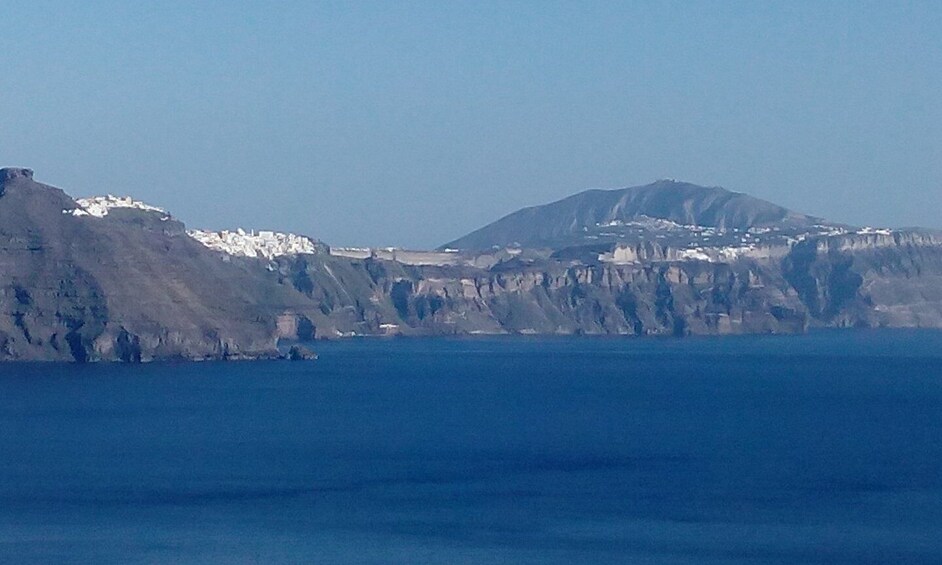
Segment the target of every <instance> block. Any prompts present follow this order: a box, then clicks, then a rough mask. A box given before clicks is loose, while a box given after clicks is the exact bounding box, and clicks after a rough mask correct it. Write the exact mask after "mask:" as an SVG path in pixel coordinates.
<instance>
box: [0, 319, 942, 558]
mask: <svg viewBox="0 0 942 565" xmlns="http://www.w3.org/2000/svg"><path fill="white" fill-rule="evenodd" d="M316 347H317V349H318V350H319V353H320V355H321V359H320V360H319V361H317V362H315V363H288V362H258V363H202V364H196V363H194V364H150V365H144V366H120V365H98V366H72V365H49V364H30V365H9V364H8V365H0V562H2V563H18V564H19V563H96V564H97V563H167V562H172V563H305V562H309V563H541V564H543V563H550V564H551V563H566V564H572V563H624V562H631V563H801V562H805V563H867V562H870V563H891V562H892V563H939V562H942V535H940V534H939V533H940V532H942V333H938V332H910V331H878V332H857V331H848V332H823V333H815V334H811V335H808V336H799V337H734V338H718V339H717V338H711V339H698V338H694V339H684V340H674V339H668V340H658V339H640V340H639V339H595V338H553V339H536V338H534V339H529V338H502V339H496V338H482V339H464V340H458V339H413V340H351V341H341V342H334V343H319V344H316Z"/></svg>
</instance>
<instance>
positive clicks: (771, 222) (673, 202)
mask: <svg viewBox="0 0 942 565" xmlns="http://www.w3.org/2000/svg"><path fill="white" fill-rule="evenodd" d="M652 220H659V221H662V222H668V223H671V224H676V225H678V226H699V227H702V228H713V229H715V230H719V231H731V230H740V231H744V230H748V229H754V228H767V227H774V228H777V229H779V230H783V231H792V230H807V229H810V228H812V227H813V226H815V225H819V224H824V223H825V222H824V220H821V219H819V218H813V217H811V216H806V215H804V214H799V213H797V212H792V211H791V210H788V209H786V208H783V207H781V206H778V205H776V204H772V203H771V202H766V201H765V200H760V199H758V198H754V197H752V196H749V195H746V194H740V193H738V192H730V191H728V190H726V189H723V188H719V187H703V186H697V185H694V184H690V183H684V182H676V181H672V180H662V181H658V182H655V183H652V184H649V185H645V186H636V187H631V188H623V189H618V190H587V191H584V192H580V193H578V194H576V195H574V196H570V197H568V198H564V199H562V200H559V201H557V202H553V203H551V204H545V205H542V206H533V207H530V208H524V209H522V210H519V211H517V212H514V213H512V214H510V215H508V216H505V217H503V218H501V219H499V220H497V221H496V222H494V223H492V224H488V225H487V226H484V227H483V228H481V229H479V230H476V231H474V232H471V233H470V234H468V235H466V236H464V237H461V238H458V239H456V240H454V241H451V242H449V243H447V244H445V245H443V246H442V247H443V248H452V249H466V250H484V249H490V248H492V247H506V246H519V247H553V248H558V247H565V246H572V245H578V244H580V243H588V242H596V241H598V240H599V239H602V240H616V239H621V237H619V236H625V237H627V236H629V235H630V233H631V230H630V229H628V230H626V229H625V228H631V227H642V228H643V227H644V224H645V223H648V224H650V223H651V221H652ZM620 232H624V233H620Z"/></svg>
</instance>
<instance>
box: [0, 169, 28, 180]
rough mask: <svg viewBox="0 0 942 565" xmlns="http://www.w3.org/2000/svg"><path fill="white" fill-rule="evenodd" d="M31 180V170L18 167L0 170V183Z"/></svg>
mask: <svg viewBox="0 0 942 565" xmlns="http://www.w3.org/2000/svg"><path fill="white" fill-rule="evenodd" d="M32 178H33V169H24V168H20V167H4V168H2V169H0V182H5V181H8V180H14V179H29V180H32Z"/></svg>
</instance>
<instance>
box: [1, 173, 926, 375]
mask: <svg viewBox="0 0 942 565" xmlns="http://www.w3.org/2000/svg"><path fill="white" fill-rule="evenodd" d="M178 182H181V183H187V182H196V181H194V180H191V179H179V181H178ZM547 209H548V210H550V212H547ZM521 214H523V216H520V215H519V214H516V215H515V214H512V215H511V216H508V218H518V219H519V218H520V217H524V218H528V219H531V220H532V219H533V218H540V219H541V220H540V221H545V222H547V226H543V227H541V225H540V224H539V222H537V223H531V222H517V221H513V222H505V223H504V224H503V227H506V228H507V229H509V228H510V227H514V226H525V225H527V224H529V228H528V229H530V230H531V233H530V235H528V236H525V237H524V236H522V235H515V236H512V237H511V236H508V237H510V238H511V239H512V240H513V241H514V243H519V242H520V241H521V240H523V241H529V242H533V243H531V244H530V245H534V247H535V248H522V249H521V248H517V247H511V248H504V247H500V248H498V249H493V248H491V249H487V250H483V251H474V250H469V251H461V252H456V251H429V252H424V251H404V250H396V249H386V248H383V249H347V248H331V247H330V246H328V245H326V244H323V243H320V242H317V241H315V240H313V239H311V238H309V237H306V236H303V235H296V234H283V233H278V232H273V231H260V232H254V231H245V230H241V229H240V230H234V231H222V232H212V231H204V230H198V229H187V228H186V226H184V225H183V224H182V223H181V222H179V221H177V220H176V219H175V218H173V216H171V215H170V214H169V213H167V212H165V211H163V210H161V209H160V208H157V207H155V206H149V205H147V204H144V203H141V202H137V201H135V200H133V199H132V198H130V197H114V196H104V197H93V198H86V199H79V200H74V199H72V198H71V197H70V196H68V195H67V194H66V193H64V192H63V191H62V190H60V189H57V188H54V187H51V186H47V185H44V184H41V183H38V182H36V181H35V180H34V179H33V173H32V171H30V170H28V169H0V360H20V361H22V360H55V361H78V362H83V361H130V362H138V361H149V360H158V359H192V360H206V359H264V358H273V357H278V356H280V355H281V352H283V351H284V348H285V347H286V345H287V344H286V343H285V342H286V341H288V342H293V341H298V340H309V339H314V338H318V339H319V338H336V337H344V336H355V335H363V336H378V335H387V336H388V335H474V334H608V335H626V336H647V335H672V336H684V335H694V334H695V335H717V334H739V333H797V332H803V331H806V330H807V329H808V328H816V327H822V328H823V327H922V328H926V327H930V328H942V234H940V233H939V232H934V231H930V230H919V229H907V230H888V229H877V228H854V227H850V226H841V225H837V224H831V223H828V222H825V221H823V220H819V219H816V218H810V217H808V216H803V215H800V214H796V213H794V212H790V211H788V210H786V209H784V208H781V207H778V206H775V205H774V204H770V203H767V202H764V201H761V200H757V199H754V198H750V197H748V196H745V195H741V194H736V193H731V192H728V191H725V190H722V189H704V188H702V187H696V186H694V185H687V184H683V183H664V182H661V183H655V184H654V185H650V186H648V187H640V188H638V189H626V190H624V191H589V192H586V193H582V194H580V195H577V196H576V197H573V199H567V200H564V201H561V202H559V203H555V204H552V205H549V206H547V207H538V208H534V209H530V210H529V211H523V212H522V213H521ZM553 218H556V220H558V221H556V222H553V221H551V220H552V219H553ZM505 220H506V219H505ZM502 222H504V220H502ZM498 223H501V222H498ZM553 226H555V227H553ZM566 226H570V227H568V228H567V227H566ZM492 227H493V226H492ZM503 227H502V229H503ZM544 228H545V230H547V231H540V230H543V229H544ZM487 229H488V228H485V230H487ZM485 230H482V232H483V231H485ZM533 230H535V231H537V232H538V233H537V234H536V235H533V233H532V231H533ZM525 231H526V230H523V229H521V231H519V232H516V233H518V234H524V232H525ZM545 234H549V235H545ZM469 237H470V236H469ZM483 241H484V238H483V237H482V243H481V245H484V244H485V243H483ZM487 241H508V239H500V238H497V239H493V240H487ZM495 245H497V244H495ZM547 245H550V247H546V246H547Z"/></svg>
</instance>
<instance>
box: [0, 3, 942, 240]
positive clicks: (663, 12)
mask: <svg viewBox="0 0 942 565" xmlns="http://www.w3.org/2000/svg"><path fill="white" fill-rule="evenodd" d="M0 14H2V18H3V22H4V23H3V32H2V33H0V69H2V70H0V72H2V79H0V166H24V167H30V168H33V169H34V170H35V171H36V179H37V180H39V181H41V182H45V183H47V184H53V185H55V186H59V187H61V188H63V189H65V190H66V192H68V193H70V194H72V195H73V196H88V195H94V194H102V193H113V194H120V195H131V196H134V197H135V198H137V199H140V200H144V201H145V202H148V203H150V204H154V205H158V206H161V207H163V208H166V209H168V210H169V211H170V212H171V213H173V214H174V216H176V217H177V218H179V219H181V220H183V221H184V222H186V223H187V224H188V225H189V226H191V227H201V228H207V229H222V228H234V227H244V228H254V229H277V230H281V231H292V232H298V233H304V234H307V235H310V236H313V237H316V238H318V239H320V240H322V241H325V242H327V243H329V244H333V245H382V246H386V245H389V246H404V247H412V248H430V247H434V246H437V245H440V244H442V243H445V242H446V241H450V240H451V239H454V238H457V237H459V236H461V235H463V234H465V233H467V232H469V231H472V230H474V229H476V228H478V227H481V226H482V225H484V224H486V223H488V222H491V221H493V220H496V219H497V218H499V217H501V216H503V215H505V214H508V213H510V212H512V211H514V210H516V209H518V208H521V207H524V206H530V205H535V204H541V203H546V202H550V201H553V200H557V199H559V198H563V197H565V196H568V195H570V194H574V193H576V192H578V191H580V190H583V189H587V188H616V187H623V186H634V185H640V184H647V183H649V182H652V181H654V180H657V179H661V178H676V179H678V180H685V181H689V182H693V183H697V184H703V185H708V186H723V187H725V188H728V189H730V190H735V191H737V192H746V193H749V194H752V195H754V196H758V197H760V198H765V199H767V200H771V201H774V202H776V203H778V204H782V205H784V206H787V207H789V208H793V209H796V210H798V211H800V212H805V213H809V214H813V215H817V216H822V217H826V218H828V219H831V220H835V221H842V222H847V223H852V224H860V225H880V226H896V227H899V226H913V225H920V226H926V227H934V228H942V215H940V212H942V2H938V1H927V2H904V1H900V2H867V1H860V0H857V1H852V2H839V1H832V2H824V1H820V0H818V1H813V2H800V1H790V2H752V1H747V2H736V1H733V0H728V1H723V2H696V1H683V2H670V1H663V2H661V1H658V2H654V1H652V2H591V1H574V2H554V1H551V0H540V1H534V2H512V1H504V2H487V1H483V0H476V1H469V2H463V1H458V0H449V1H445V2H442V1H429V2H409V1H396V2H388V1H383V2H352V1H351V2H314V1H303V2H290V1H283V2H270V3H267V2H238V1H232V0H229V1H225V2H211V1H204V2H198V3H197V2H192V3H189V2H176V1H171V0H165V1H162V2H153V3H152V2H126V1H119V2H105V1H95V0H85V1H76V2H66V1H59V2H43V1H41V0H31V1H28V2H26V1H24V2H20V1H9V0H0Z"/></svg>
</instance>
